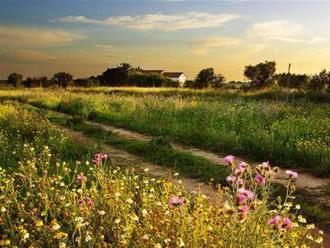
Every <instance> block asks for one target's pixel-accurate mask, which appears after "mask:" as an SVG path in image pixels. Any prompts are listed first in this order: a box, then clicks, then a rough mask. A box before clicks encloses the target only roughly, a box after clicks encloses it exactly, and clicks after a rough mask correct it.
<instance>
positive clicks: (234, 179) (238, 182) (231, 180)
mask: <svg viewBox="0 0 330 248" xmlns="http://www.w3.org/2000/svg"><path fill="white" fill-rule="evenodd" d="M226 181H227V182H228V183H232V184H235V185H238V186H240V185H243V183H244V181H243V179H242V178H240V177H236V176H228V177H227V178H226Z"/></svg>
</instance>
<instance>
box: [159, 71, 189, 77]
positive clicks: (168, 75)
mask: <svg viewBox="0 0 330 248" xmlns="http://www.w3.org/2000/svg"><path fill="white" fill-rule="evenodd" d="M182 74H184V73H183V72H164V73H163V75H164V77H168V78H178V77H180V76H181V75H182Z"/></svg>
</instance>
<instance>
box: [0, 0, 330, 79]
mask: <svg viewBox="0 0 330 248" xmlns="http://www.w3.org/2000/svg"><path fill="white" fill-rule="evenodd" d="M329 10H330V2H317V1H313V2H312V1H310V2H307V1H304V2H303V1H291V2H285V1H272V2H271V1H184V0H183V1H151V0H150V1H110V0H103V1H97V0H96V1H95V0H94V1H92V0H89V1H88V0H86V1H82V0H80V1H79V0H71V1H70V0H65V1H64V0H57V1H55V0H53V1H50V0H43V1H39V0H35V1H31V0H10V1H9V0H8V1H5V0H0V78H5V77H6V76H7V75H8V74H9V73H10V72H12V71H17V72H21V73H22V74H23V75H24V76H33V75H36V76H37V75H47V76H50V75H52V74H53V73H54V72H56V71H62V70H65V71H69V72H71V73H73V74H74V75H75V76H76V77H80V76H81V77H85V76H88V75H97V74H99V73H101V72H102V71H103V70H104V69H105V68H107V67H109V66H114V65H116V64H118V63H120V62H129V63H131V64H133V65H139V66H142V67H144V68H149V69H154V68H161V69H165V70H175V71H184V72H186V74H187V75H188V76H189V77H190V78H193V77H195V75H196V73H197V72H198V71H199V70H200V69H202V68H205V67H210V66H211V67H214V68H215V69H216V71H217V72H221V73H223V74H224V75H225V76H226V77H227V78H228V79H229V80H232V79H235V80H241V79H243V75H242V74H243V70H244V66H245V65H247V64H253V63H257V62H260V61H264V60H275V61H276V62H277V64H278V71H285V70H286V68H287V65H288V63H292V65H293V67H292V69H293V71H295V72H306V73H315V72H318V71H320V70H321V69H322V68H329V67H330V40H329V39H330V29H329V28H328V26H329V24H330V16H329V14H328V13H329Z"/></svg>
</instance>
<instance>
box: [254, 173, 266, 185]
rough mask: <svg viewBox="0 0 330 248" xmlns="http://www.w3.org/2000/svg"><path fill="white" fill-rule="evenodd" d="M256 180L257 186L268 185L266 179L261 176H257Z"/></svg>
mask: <svg viewBox="0 0 330 248" xmlns="http://www.w3.org/2000/svg"><path fill="white" fill-rule="evenodd" d="M254 179H255V181H256V182H257V184H260V185H263V184H265V183H266V180H265V177H263V176H261V175H259V174H257V175H256V176H255V178H254Z"/></svg>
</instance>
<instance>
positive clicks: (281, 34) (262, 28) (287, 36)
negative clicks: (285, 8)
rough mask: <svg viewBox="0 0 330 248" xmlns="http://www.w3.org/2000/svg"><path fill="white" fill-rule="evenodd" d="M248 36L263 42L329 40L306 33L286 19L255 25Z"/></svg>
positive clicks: (313, 41)
mask: <svg viewBox="0 0 330 248" xmlns="http://www.w3.org/2000/svg"><path fill="white" fill-rule="evenodd" d="M248 35H249V36H250V37H257V38H260V39H263V40H269V41H271V40H277V41H284V42H309V43H319V42H324V41H326V40H327V38H325V37H321V36H313V35H312V34H309V33H306V31H305V29H304V27H303V25H301V24H299V23H296V22H293V21H290V20H286V19H280V20H273V21H267V22H260V23H255V24H254V25H253V26H252V28H251V29H250V30H249V31H248Z"/></svg>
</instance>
